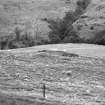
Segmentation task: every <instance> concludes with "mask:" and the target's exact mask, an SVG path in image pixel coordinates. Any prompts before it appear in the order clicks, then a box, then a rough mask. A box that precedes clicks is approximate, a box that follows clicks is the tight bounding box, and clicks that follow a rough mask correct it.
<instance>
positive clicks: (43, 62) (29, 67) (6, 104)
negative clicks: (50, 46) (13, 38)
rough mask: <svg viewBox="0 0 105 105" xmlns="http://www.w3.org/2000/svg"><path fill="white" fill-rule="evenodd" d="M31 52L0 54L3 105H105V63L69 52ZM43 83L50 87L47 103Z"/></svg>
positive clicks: (0, 93) (1, 103)
mask: <svg viewBox="0 0 105 105" xmlns="http://www.w3.org/2000/svg"><path fill="white" fill-rule="evenodd" d="M30 51H31V53H30ZM30 51H25V52H21V51H20V52H18V51H16V52H14V51H12V52H11V51H10V52H6V51H5V52H4V51H2V52H0V66H1V69H0V74H1V76H0V105H13V104H14V105H76V104H77V103H78V104H80V105H82V104H84V105H87V104H88V105H90V103H92V102H94V103H95V104H99V105H100V104H101V103H104V101H105V100H104V93H105V90H104V88H105V83H104V81H105V78H104V77H105V71H104V70H105V66H104V65H105V60H104V59H100V58H97V59H96V58H91V57H83V56H79V55H78V54H75V53H67V52H65V51H53V50H40V51H38V52H36V51H35V50H30ZM42 83H45V84H46V99H45V100H43V94H42ZM98 97H100V99H101V98H103V100H100V99H98ZM88 99H90V100H88ZM80 100H81V101H80ZM87 101H88V102H87ZM98 102H100V103H98Z"/></svg>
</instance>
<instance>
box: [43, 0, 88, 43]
mask: <svg viewBox="0 0 105 105" xmlns="http://www.w3.org/2000/svg"><path fill="white" fill-rule="evenodd" d="M89 3H90V0H81V1H78V2H77V7H76V10H75V11H74V12H71V11H69V12H67V13H66V15H65V16H64V18H63V19H56V20H52V19H47V18H45V19H43V21H46V22H47V23H48V24H49V28H50V29H51V31H50V32H49V39H50V42H51V43H69V42H70V43H81V42H83V39H81V38H80V37H79V36H78V34H77V32H76V31H75V30H74V28H73V25H72V24H73V23H74V22H75V21H76V20H77V19H78V18H79V17H80V16H81V15H82V14H83V13H84V12H85V10H86V8H87V6H88V4H89Z"/></svg>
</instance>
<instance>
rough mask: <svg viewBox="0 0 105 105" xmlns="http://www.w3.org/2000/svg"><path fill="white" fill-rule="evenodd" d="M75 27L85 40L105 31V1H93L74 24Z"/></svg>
mask: <svg viewBox="0 0 105 105" xmlns="http://www.w3.org/2000/svg"><path fill="white" fill-rule="evenodd" d="M74 27H75V29H76V30H77V31H78V33H79V34H80V36H81V37H84V38H85V39H90V38H92V37H94V35H95V34H96V33H97V32H99V31H101V30H105V0H91V3H90V5H89V6H88V8H87V11H86V12H85V13H84V14H83V15H82V16H81V17H80V18H79V19H78V20H77V21H76V22H75V23H74Z"/></svg>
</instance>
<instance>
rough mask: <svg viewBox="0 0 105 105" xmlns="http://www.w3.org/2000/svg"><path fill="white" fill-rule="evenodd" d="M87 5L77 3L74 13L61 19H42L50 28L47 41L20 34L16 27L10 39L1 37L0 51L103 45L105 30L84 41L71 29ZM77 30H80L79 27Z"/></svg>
mask: <svg viewBox="0 0 105 105" xmlns="http://www.w3.org/2000/svg"><path fill="white" fill-rule="evenodd" d="M89 3H90V0H80V1H77V7H76V9H75V11H74V12H72V11H68V12H66V13H65V16H64V17H63V18H62V19H60V18H57V19H55V20H53V19H47V18H44V19H42V21H45V22H47V23H48V27H49V28H50V32H49V33H48V37H49V41H48V40H45V39H43V38H42V37H40V35H38V37H39V38H38V39H37V38H36V37H35V36H32V35H31V34H30V33H28V32H24V34H22V30H21V29H19V28H18V27H16V28H15V30H14V35H12V34H10V35H8V36H9V37H10V38H8V37H7V36H3V38H2V37H0V39H1V40H0V49H16V48H25V47H32V46H35V45H43V44H57V43H93V44H102V45H105V30H103V31H101V32H99V33H96V35H95V37H94V38H92V39H89V40H84V39H82V38H80V37H79V35H78V32H76V31H75V29H74V28H73V23H74V22H75V21H76V20H78V19H79V18H80V17H81V15H82V14H83V13H84V12H85V10H86V8H87V6H88V5H89ZM78 28H79V29H80V28H81V27H78ZM91 29H93V27H91Z"/></svg>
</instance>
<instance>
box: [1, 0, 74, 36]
mask: <svg viewBox="0 0 105 105" xmlns="http://www.w3.org/2000/svg"><path fill="white" fill-rule="evenodd" d="M74 8H75V3H71V2H70V3H69V2H68V3H65V0H22V1H21V0H0V36H4V35H6V36H7V35H9V33H12V34H13V31H14V29H15V28H16V27H19V28H20V29H21V30H23V31H28V32H29V33H31V35H36V31H37V32H38V33H39V35H45V36H46V35H47V32H48V31H49V29H48V26H47V23H46V22H43V21H41V19H42V18H45V17H47V18H53V19H54V18H57V17H60V18H62V17H63V16H64V14H65V11H68V10H69V9H72V10H73V9H74Z"/></svg>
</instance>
